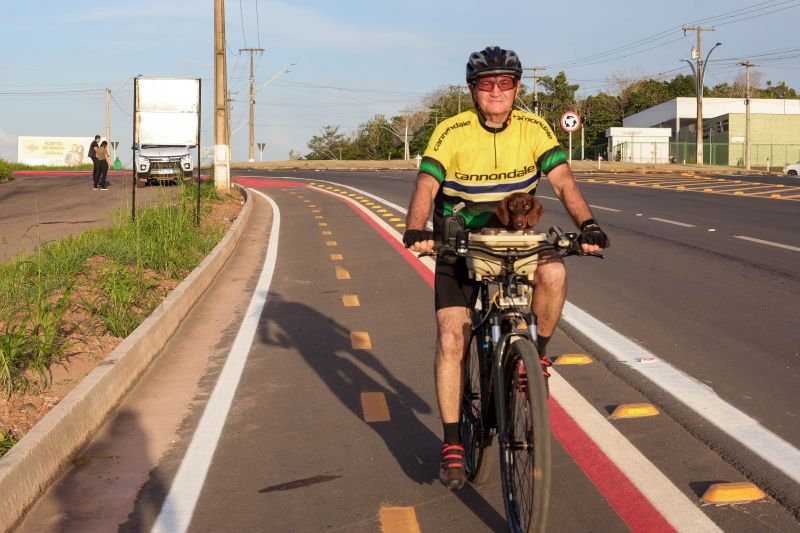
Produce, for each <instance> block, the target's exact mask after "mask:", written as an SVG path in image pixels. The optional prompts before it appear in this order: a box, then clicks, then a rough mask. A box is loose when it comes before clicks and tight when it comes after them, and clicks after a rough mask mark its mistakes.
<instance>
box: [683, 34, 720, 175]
mask: <svg viewBox="0 0 800 533" xmlns="http://www.w3.org/2000/svg"><path fill="white" fill-rule="evenodd" d="M687 31H693V32H696V33H697V49H696V54H697V57H695V58H694V59H695V60H696V61H697V71H696V74H695V83H696V84H697V89H696V91H695V98H696V100H697V154H696V158H697V164H698V165H702V164H703V32H704V31H715V30H714V28H701V27H700V26H690V27H686V26H684V27H683V34H684V35H686V32H687ZM719 45H720V43H717V45H716V46H715V47H714V48H716V47H717V46H719ZM714 48H712V49H711V51H713V50H714ZM708 54H709V55H711V52H709V53H708Z"/></svg>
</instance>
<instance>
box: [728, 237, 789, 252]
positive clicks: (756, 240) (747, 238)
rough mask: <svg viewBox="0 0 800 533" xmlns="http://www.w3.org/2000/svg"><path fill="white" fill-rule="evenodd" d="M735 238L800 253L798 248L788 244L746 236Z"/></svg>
mask: <svg viewBox="0 0 800 533" xmlns="http://www.w3.org/2000/svg"><path fill="white" fill-rule="evenodd" d="M733 238H734V239H742V240H744V241H750V242H757V243H759V244H766V245H768V246H775V247H777V248H785V249H787V250H793V251H795V252H800V248H799V247H797V246H790V245H788V244H781V243H779V242H772V241H764V240H761V239H756V238H755V237H747V236H746V235H734V236H733Z"/></svg>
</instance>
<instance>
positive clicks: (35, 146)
mask: <svg viewBox="0 0 800 533" xmlns="http://www.w3.org/2000/svg"><path fill="white" fill-rule="evenodd" d="M93 140H94V137H17V161H18V162H19V163H25V164H28V165H47V166H51V167H55V166H59V167H61V166H67V167H75V166H78V165H82V164H92V160H91V159H89V155H88V154H89V145H90V144H91V143H92V141H93Z"/></svg>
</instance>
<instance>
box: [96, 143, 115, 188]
mask: <svg viewBox="0 0 800 533" xmlns="http://www.w3.org/2000/svg"><path fill="white" fill-rule="evenodd" d="M96 157H97V166H98V167H99V170H98V177H97V180H96V181H95V183H98V182H99V185H100V190H101V191H107V190H108V182H107V181H106V178H107V177H108V166H109V165H110V164H111V154H109V153H108V142H106V141H103V142H102V143H101V144H100V147H99V148H97V151H96ZM95 189H97V186H95Z"/></svg>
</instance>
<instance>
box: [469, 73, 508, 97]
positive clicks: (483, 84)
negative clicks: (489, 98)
mask: <svg viewBox="0 0 800 533" xmlns="http://www.w3.org/2000/svg"><path fill="white" fill-rule="evenodd" d="M495 85H497V86H498V87H500V90H501V91H510V90H511V89H513V88H514V87H516V85H517V82H516V80H515V79H514V78H512V77H511V76H504V77H502V78H498V80H497V81H495V80H490V79H488V78H481V79H479V80H477V81H476V82H475V87H477V88H478V90H479V91H485V92H487V93H488V92H492V91H493V90H494V86H495Z"/></svg>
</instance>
